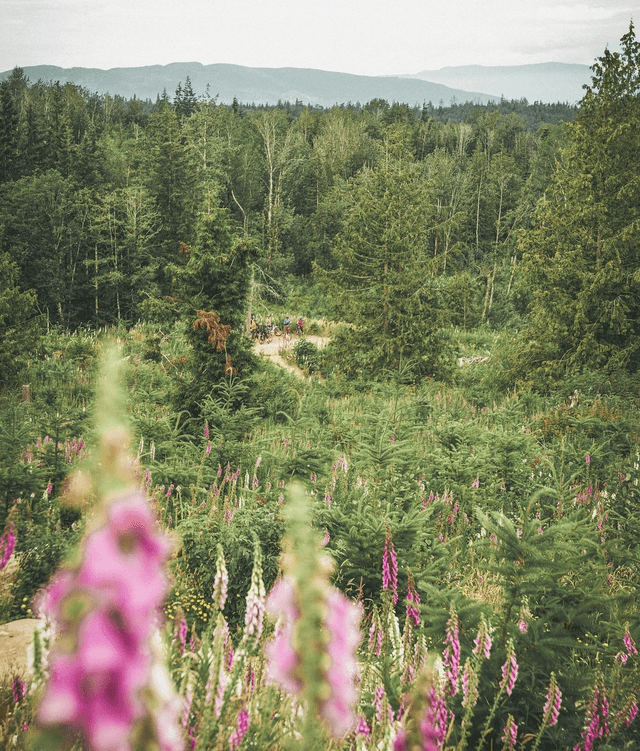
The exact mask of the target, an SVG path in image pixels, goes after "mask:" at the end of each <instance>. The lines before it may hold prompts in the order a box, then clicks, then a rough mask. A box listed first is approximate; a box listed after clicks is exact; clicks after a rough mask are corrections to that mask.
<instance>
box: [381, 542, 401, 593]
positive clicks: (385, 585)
mask: <svg viewBox="0 0 640 751" xmlns="http://www.w3.org/2000/svg"><path fill="white" fill-rule="evenodd" d="M382 589H383V591H386V590H390V591H391V601H392V602H393V604H394V605H395V604H396V603H397V602H398V558H397V556H396V549H395V548H394V546H393V540H392V537H391V532H390V530H389V529H388V528H387V533H386V535H385V538H384V552H383V554H382Z"/></svg>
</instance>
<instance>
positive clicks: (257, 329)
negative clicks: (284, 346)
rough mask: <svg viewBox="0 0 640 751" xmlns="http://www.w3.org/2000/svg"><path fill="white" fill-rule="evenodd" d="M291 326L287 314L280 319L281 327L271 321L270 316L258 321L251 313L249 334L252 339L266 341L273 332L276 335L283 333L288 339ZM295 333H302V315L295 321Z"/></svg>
mask: <svg viewBox="0 0 640 751" xmlns="http://www.w3.org/2000/svg"><path fill="white" fill-rule="evenodd" d="M291 326H292V323H291V318H289V316H288V315H286V316H285V317H284V319H283V321H282V328H279V327H278V326H277V325H276V324H274V323H273V321H272V320H271V316H267V317H266V319H265V320H264V321H258V320H257V319H256V317H255V315H252V316H251V324H250V325H249V334H250V335H251V338H252V339H254V340H255V341H259V342H265V341H268V340H269V339H271V337H272V336H273V335H274V334H275V335H276V336H280V335H284V336H285V337H286V338H287V339H288V338H289V337H290V336H291ZM296 333H297V334H299V335H300V336H302V335H303V334H304V319H303V318H302V316H300V317H299V318H298V320H297V322H296Z"/></svg>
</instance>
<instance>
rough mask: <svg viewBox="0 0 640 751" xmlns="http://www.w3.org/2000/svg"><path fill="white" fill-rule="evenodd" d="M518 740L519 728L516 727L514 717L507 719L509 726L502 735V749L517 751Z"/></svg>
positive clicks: (510, 716) (507, 725)
mask: <svg viewBox="0 0 640 751" xmlns="http://www.w3.org/2000/svg"><path fill="white" fill-rule="evenodd" d="M517 740H518V726H517V725H516V722H515V720H514V719H513V715H509V717H508V718H507V724H506V726H505V728H504V733H503V735H502V743H503V746H502V748H503V749H504V751H515V747H516V741H517Z"/></svg>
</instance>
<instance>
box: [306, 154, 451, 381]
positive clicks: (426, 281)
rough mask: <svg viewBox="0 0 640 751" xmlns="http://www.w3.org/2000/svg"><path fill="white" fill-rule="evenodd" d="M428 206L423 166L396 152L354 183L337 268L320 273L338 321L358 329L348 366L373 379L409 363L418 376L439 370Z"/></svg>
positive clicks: (350, 334) (351, 332)
mask: <svg viewBox="0 0 640 751" xmlns="http://www.w3.org/2000/svg"><path fill="white" fill-rule="evenodd" d="M429 203H430V202H429V201H428V200H427V193H426V190H425V183H424V181H423V180H422V179H421V176H420V171H419V169H418V167H417V165H415V164H414V163H412V162H411V160H410V157H408V155H407V154H406V153H404V152H401V153H399V154H398V153H396V154H392V153H391V147H389V148H388V149H387V153H386V154H385V156H384V157H383V159H382V163H381V166H380V167H379V168H378V169H375V170H367V171H365V172H363V173H362V174H361V175H360V176H359V178H358V179H356V180H354V182H353V184H352V192H351V204H350V211H349V213H348V216H347V219H346V221H345V223H344V226H343V228H342V230H341V232H340V233H339V235H338V236H337V238H336V244H335V248H334V251H333V256H334V260H335V268H333V269H327V268H325V269H321V268H319V267H317V270H318V276H319V278H320V280H321V281H323V282H324V283H326V284H327V286H328V292H329V295H330V296H331V299H332V300H333V301H334V302H335V309H336V313H337V314H338V316H339V318H340V320H342V321H345V322H347V323H348V324H351V325H352V328H349V329H348V330H347V331H346V333H345V335H344V339H343V340H342V345H341V347H342V349H343V354H346V351H348V353H349V357H348V358H346V359H345V358H343V360H342V361H343V363H344V367H345V368H349V367H353V368H354V369H355V370H356V372H360V373H363V374H366V375H367V376H368V377H372V376H373V377H376V376H378V377H379V376H382V375H383V373H384V371H386V370H395V371H397V370H399V369H402V368H403V366H405V365H407V364H408V363H409V361H410V362H411V364H412V368H413V372H414V374H415V375H426V374H431V373H434V372H436V371H437V370H438V369H439V367H440V363H441V356H442V342H441V340H440V337H439V335H438V329H439V328H440V326H441V324H442V321H443V320H444V314H443V310H442V309H441V303H440V300H439V291H438V287H439V282H438V280H437V279H436V278H435V275H434V268H433V267H434V264H433V261H432V260H431V258H429V257H428V255H427V253H426V249H427V247H428V241H429V235H430V233H431V232H432V229H433V223H434V220H433V217H432V216H431V215H430V213H429V211H428V208H427V207H428V206H429ZM344 350H346V351H344ZM349 363H350V364H349Z"/></svg>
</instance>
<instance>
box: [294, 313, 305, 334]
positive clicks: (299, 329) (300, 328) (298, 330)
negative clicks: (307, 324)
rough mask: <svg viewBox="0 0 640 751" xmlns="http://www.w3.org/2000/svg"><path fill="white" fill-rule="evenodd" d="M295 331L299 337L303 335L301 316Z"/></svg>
mask: <svg viewBox="0 0 640 751" xmlns="http://www.w3.org/2000/svg"><path fill="white" fill-rule="evenodd" d="M296 331H297V332H298V334H300V336H302V335H303V334H304V319H303V318H302V316H300V317H299V318H298V323H296Z"/></svg>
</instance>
